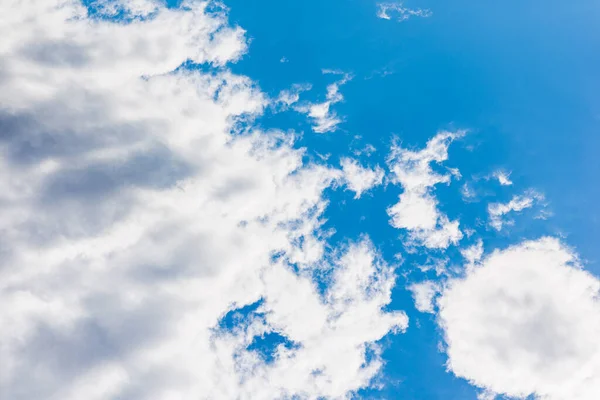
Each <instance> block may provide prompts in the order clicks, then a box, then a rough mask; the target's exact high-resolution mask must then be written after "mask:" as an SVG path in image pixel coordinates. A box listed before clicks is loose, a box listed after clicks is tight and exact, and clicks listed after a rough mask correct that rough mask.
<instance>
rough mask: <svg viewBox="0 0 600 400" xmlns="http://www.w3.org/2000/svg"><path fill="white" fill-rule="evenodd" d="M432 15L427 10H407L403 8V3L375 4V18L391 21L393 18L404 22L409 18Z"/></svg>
mask: <svg viewBox="0 0 600 400" xmlns="http://www.w3.org/2000/svg"><path fill="white" fill-rule="evenodd" d="M432 15H433V13H432V12H431V10H429V9H421V8H408V7H404V4H403V3H379V4H377V17H378V18H382V19H387V20H391V19H392V18H395V19H396V20H397V21H399V22H402V21H406V20H407V19H409V18H410V17H422V18H427V17H431V16H432ZM394 16H395V17H394Z"/></svg>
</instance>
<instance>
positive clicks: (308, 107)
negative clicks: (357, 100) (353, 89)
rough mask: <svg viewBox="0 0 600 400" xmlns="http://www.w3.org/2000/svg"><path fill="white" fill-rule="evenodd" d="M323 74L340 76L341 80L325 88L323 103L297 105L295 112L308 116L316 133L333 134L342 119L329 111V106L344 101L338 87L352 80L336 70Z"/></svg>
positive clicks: (326, 70) (347, 75)
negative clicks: (325, 93)
mask: <svg viewBox="0 0 600 400" xmlns="http://www.w3.org/2000/svg"><path fill="white" fill-rule="evenodd" d="M323 73H324V74H333V75H342V78H341V79H340V80H338V81H336V82H334V83H332V84H331V85H329V86H327V95H326V97H325V101H323V102H321V103H305V104H301V105H297V106H296V107H295V110H296V111H298V112H301V113H304V114H306V115H308V117H309V118H310V120H311V121H312V124H313V131H315V132H317V133H326V132H333V131H335V130H337V126H338V125H339V124H341V123H342V118H341V117H339V116H338V115H337V113H336V112H335V111H333V110H331V106H332V105H334V104H336V103H339V102H340V101H342V100H344V96H342V94H341V93H340V86H342V85H343V84H345V83H346V82H348V81H349V80H351V79H352V76H351V75H349V74H346V73H344V72H341V71H337V70H328V69H325V70H323Z"/></svg>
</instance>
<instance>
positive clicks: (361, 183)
mask: <svg viewBox="0 0 600 400" xmlns="http://www.w3.org/2000/svg"><path fill="white" fill-rule="evenodd" d="M340 164H341V166H342V172H343V176H344V178H343V180H344V183H345V184H346V186H347V187H348V189H350V190H351V191H353V192H354V193H355V196H354V198H355V199H358V198H360V196H361V195H362V194H363V193H365V192H366V191H368V190H369V189H371V188H373V187H375V186H378V185H381V183H382V182H383V176H384V174H385V173H384V172H383V169H382V168H381V167H380V166H376V167H375V168H373V169H371V168H365V167H363V166H361V165H360V164H359V162H358V161H357V160H354V159H351V158H347V157H344V158H342V159H341V161H340Z"/></svg>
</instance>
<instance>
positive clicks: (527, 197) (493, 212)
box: [488, 191, 544, 231]
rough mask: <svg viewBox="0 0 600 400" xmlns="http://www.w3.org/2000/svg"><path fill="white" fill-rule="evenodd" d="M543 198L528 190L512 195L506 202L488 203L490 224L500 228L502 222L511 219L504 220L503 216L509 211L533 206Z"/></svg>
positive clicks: (502, 224) (504, 222) (517, 210)
mask: <svg viewBox="0 0 600 400" xmlns="http://www.w3.org/2000/svg"><path fill="white" fill-rule="evenodd" d="M543 199H544V196H542V195H541V194H539V193H536V192H533V191H531V192H529V193H526V194H524V195H522V196H513V198H512V199H511V200H510V201H509V202H508V203H492V204H490V205H488V214H489V215H490V225H491V226H492V227H493V228H494V229H496V230H498V231H499V230H501V229H502V226H504V224H507V223H508V224H511V223H512V221H510V220H508V221H507V220H505V219H504V216H505V215H506V214H508V213H510V212H519V211H523V210H525V209H527V208H531V207H533V205H534V204H535V202H536V201H541V200H543Z"/></svg>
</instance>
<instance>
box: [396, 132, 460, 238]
mask: <svg viewBox="0 0 600 400" xmlns="http://www.w3.org/2000/svg"><path fill="white" fill-rule="evenodd" d="M463 134H464V133H463V132H456V133H451V132H441V133H439V134H438V135H436V136H435V137H433V138H432V139H430V140H429V141H428V142H427V146H426V147H425V149H423V150H420V151H411V150H407V149H403V148H401V147H399V146H394V147H393V148H392V153H391V155H390V157H389V160H388V164H389V167H390V171H391V174H392V177H391V181H392V182H393V183H398V184H400V185H401V186H402V188H403V189H404V192H403V193H402V194H401V195H400V201H399V202H398V203H396V204H395V205H393V206H391V207H390V208H388V210H387V212H388V214H389V216H390V217H391V221H390V224H391V225H392V226H394V227H395V228H398V229H407V230H408V231H409V233H410V238H411V239H413V240H414V241H415V242H416V243H418V244H422V245H424V246H426V247H429V248H447V247H448V246H449V245H450V244H456V243H457V242H458V241H459V240H460V239H461V238H462V233H461V231H460V229H459V222H458V221H450V220H449V219H448V217H447V216H445V215H444V214H442V213H441V212H440V211H439V210H438V208H437V204H438V203H437V199H436V198H435V196H434V195H433V193H432V191H431V189H432V188H433V187H434V186H435V185H437V184H438V183H446V184H448V183H450V178H451V176H450V175H447V174H446V175H440V174H438V173H437V172H435V171H433V169H432V168H431V163H433V162H436V163H441V162H442V161H445V160H446V159H447V158H448V146H449V144H450V142H451V141H452V140H454V139H456V138H458V137H460V136H462V135H463Z"/></svg>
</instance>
